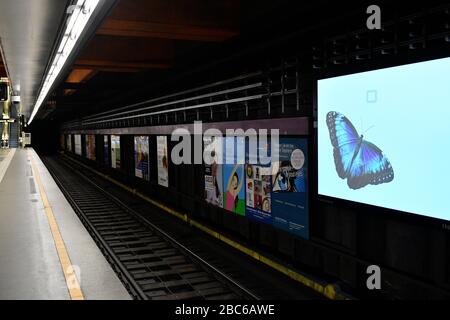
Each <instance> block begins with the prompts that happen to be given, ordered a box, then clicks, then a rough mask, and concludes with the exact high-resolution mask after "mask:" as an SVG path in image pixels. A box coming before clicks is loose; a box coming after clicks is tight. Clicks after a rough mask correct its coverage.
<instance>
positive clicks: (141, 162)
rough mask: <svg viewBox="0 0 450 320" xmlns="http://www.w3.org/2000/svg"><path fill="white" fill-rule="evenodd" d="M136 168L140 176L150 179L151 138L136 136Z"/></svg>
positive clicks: (136, 172)
mask: <svg viewBox="0 0 450 320" xmlns="http://www.w3.org/2000/svg"><path fill="white" fill-rule="evenodd" d="M134 164H135V165H134V169H135V175H136V177H138V178H141V179H144V180H147V181H150V169H149V168H150V163H149V138H148V137H147V136H139V137H134Z"/></svg>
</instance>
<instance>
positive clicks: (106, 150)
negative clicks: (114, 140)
mask: <svg viewBox="0 0 450 320" xmlns="http://www.w3.org/2000/svg"><path fill="white" fill-rule="evenodd" d="M103 161H104V163H105V165H106V166H108V167H109V166H110V165H111V156H110V149H109V136H103Z"/></svg>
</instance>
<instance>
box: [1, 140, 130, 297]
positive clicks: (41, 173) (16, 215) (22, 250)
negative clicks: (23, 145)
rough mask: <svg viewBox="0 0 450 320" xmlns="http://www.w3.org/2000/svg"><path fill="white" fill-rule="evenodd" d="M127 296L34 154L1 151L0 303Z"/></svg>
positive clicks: (24, 151)
mask: <svg viewBox="0 0 450 320" xmlns="http://www.w3.org/2000/svg"><path fill="white" fill-rule="evenodd" d="M17 299H19V300H69V299H73V300H82V299H87V300H106V299H108V300H109V299H113V300H125V299H126V300H128V299H130V296H129V294H128V292H127V291H126V289H125V288H124V286H123V285H122V283H121V282H120V281H119V279H118V278H117V276H116V274H115V273H114V271H113V270H112V269H111V267H110V265H109V264H108V263H107V261H106V259H105V258H104V256H103V255H102V253H101V252H100V250H99V249H98V247H97V245H96V244H95V242H94V241H93V240H92V238H91V236H90V235H89V233H88V232H87V231H86V229H85V228H84V226H83V224H82V223H81V222H80V220H79V219H78V217H77V215H76V213H75V212H74V211H73V209H72V207H71V206H70V204H69V203H68V202H67V200H66V199H65V198H64V195H63V194H62V193H61V191H60V190H59V188H58V186H57V185H56V183H55V182H54V180H53V179H52V177H51V175H50V174H49V172H48V171H47V169H46V168H45V166H44V165H43V163H42V162H41V160H40V159H39V156H38V155H37V154H36V152H35V151H34V150H33V149H16V150H14V149H13V150H0V300H17Z"/></svg>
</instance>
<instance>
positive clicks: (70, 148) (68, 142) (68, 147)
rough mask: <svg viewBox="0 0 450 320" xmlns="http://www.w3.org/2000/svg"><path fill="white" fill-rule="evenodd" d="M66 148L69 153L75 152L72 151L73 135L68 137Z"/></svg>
mask: <svg viewBox="0 0 450 320" xmlns="http://www.w3.org/2000/svg"><path fill="white" fill-rule="evenodd" d="M66 147H67V151H69V152H73V151H72V135H71V134H68V135H67V142H66Z"/></svg>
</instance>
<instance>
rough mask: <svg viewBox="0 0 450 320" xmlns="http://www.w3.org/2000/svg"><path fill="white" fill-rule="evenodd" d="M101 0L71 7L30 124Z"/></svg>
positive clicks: (81, 2)
mask: <svg viewBox="0 0 450 320" xmlns="http://www.w3.org/2000/svg"><path fill="white" fill-rule="evenodd" d="M99 1H100V0H78V1H77V4H76V5H74V6H71V7H70V12H71V14H70V18H69V20H68V21H67V25H66V29H65V31H64V36H63V37H62V39H61V43H60V44H59V47H58V51H57V52H56V56H55V58H54V59H53V62H52V65H51V67H50V69H49V72H48V73H47V75H46V78H45V81H44V83H43V85H42V88H41V91H40V92H39V96H38V99H37V100H36V103H35V105H34V108H33V113H32V114H31V117H30V120H29V121H28V125H30V124H31V122H33V120H34V117H35V116H36V114H37V113H38V111H39V109H40V108H41V106H42V104H43V103H44V101H45V99H46V98H47V95H48V93H49V91H50V89H51V88H52V86H53V84H54V83H55V80H56V78H57V77H58V76H59V74H60V72H61V70H62V69H63V67H64V65H65V64H66V62H67V59H68V58H69V56H70V54H71V53H72V51H73V49H74V48H75V45H76V44H77V42H78V40H79V38H80V36H81V34H82V33H83V31H84V29H85V28H86V26H87V24H88V22H89V20H90V18H91V16H92V13H93V12H94V11H95V8H96V7H97V6H98V3H99Z"/></svg>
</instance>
